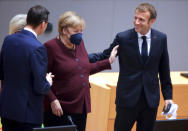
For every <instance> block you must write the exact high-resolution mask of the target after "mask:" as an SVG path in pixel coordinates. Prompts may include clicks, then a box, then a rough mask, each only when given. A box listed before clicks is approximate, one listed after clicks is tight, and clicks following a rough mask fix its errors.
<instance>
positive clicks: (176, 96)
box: [86, 72, 188, 131]
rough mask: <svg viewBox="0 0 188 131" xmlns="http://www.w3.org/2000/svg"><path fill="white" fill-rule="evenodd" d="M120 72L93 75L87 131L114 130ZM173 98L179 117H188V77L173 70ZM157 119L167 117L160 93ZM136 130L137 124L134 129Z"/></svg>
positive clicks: (91, 77) (91, 78) (90, 79)
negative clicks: (163, 114)
mask: <svg viewBox="0 0 188 131" xmlns="http://www.w3.org/2000/svg"><path fill="white" fill-rule="evenodd" d="M118 75H119V73H118V72H102V73H97V74H94V75H91V76H90V78H89V81H90V84H91V89H90V91H91V113H89V114H88V118H87V125H86V131H113V130H114V128H113V127H114V120H115V115H116V112H115V96H116V85H117V81H118ZM170 75H171V79H172V84H173V100H174V102H175V103H176V104H178V112H177V119H184V118H188V104H187V100H188V78H185V77H183V76H181V75H180V72H171V74H170ZM160 98H161V99H160V104H159V108H158V113H157V120H164V119H166V117H165V116H162V115H161V112H162V109H163V106H164V100H163V97H162V94H160ZM132 131H135V125H134V127H133V130H132Z"/></svg>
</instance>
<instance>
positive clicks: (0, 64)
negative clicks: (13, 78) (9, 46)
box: [0, 47, 4, 80]
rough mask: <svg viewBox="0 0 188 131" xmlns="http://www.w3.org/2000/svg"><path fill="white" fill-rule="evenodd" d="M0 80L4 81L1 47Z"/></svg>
mask: <svg viewBox="0 0 188 131" xmlns="http://www.w3.org/2000/svg"><path fill="white" fill-rule="evenodd" d="M0 80H4V71H3V47H2V49H1V53H0Z"/></svg>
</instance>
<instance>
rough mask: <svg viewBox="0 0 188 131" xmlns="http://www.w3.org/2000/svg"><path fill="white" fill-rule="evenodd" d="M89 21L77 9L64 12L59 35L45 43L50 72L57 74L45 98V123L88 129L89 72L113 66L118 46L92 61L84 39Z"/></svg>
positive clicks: (60, 20)
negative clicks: (103, 57) (104, 58)
mask: <svg viewBox="0 0 188 131" xmlns="http://www.w3.org/2000/svg"><path fill="white" fill-rule="evenodd" d="M84 27H85V21H84V19H83V18H82V17H80V16H78V15H77V14H76V13H75V12H72V11H68V12H65V13H63V14H62V15H61V16H60V18H59V22H58V32H59V35H58V36H57V37H56V38H54V39H52V40H49V41H47V42H46V43H45V44H44V45H45V46H46V49H47V54H48V72H52V74H54V75H55V77H54V79H53V85H52V88H51V91H50V93H49V95H48V96H47V97H46V99H45V113H44V125H45V126H59V125H69V124H71V120H70V119H68V118H70V117H68V116H71V118H72V122H73V123H74V124H76V126H77V130H78V131H85V126H86V119H87V113H89V112H90V111H91V103H90V85H89V75H90V74H94V73H97V72H100V71H102V70H104V69H111V65H110V64H111V63H112V62H113V61H114V59H115V55H116V53H117V47H116V48H114V50H113V51H112V53H111V57H110V58H109V59H106V60H103V61H99V62H97V63H92V64H91V63H89V59H88V54H87V51H86V49H85V47H84V42H83V40H82V31H83V29H84Z"/></svg>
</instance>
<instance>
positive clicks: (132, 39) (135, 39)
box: [131, 29, 143, 64]
mask: <svg viewBox="0 0 188 131" xmlns="http://www.w3.org/2000/svg"><path fill="white" fill-rule="evenodd" d="M132 31H133V35H132V37H131V41H132V43H134V44H135V45H134V46H135V47H136V53H137V56H138V59H139V61H140V63H141V64H143V60H142V57H141V54H140V50H139V46H138V35H137V32H136V31H135V29H133V30H132Z"/></svg>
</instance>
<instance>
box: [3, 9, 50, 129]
mask: <svg viewBox="0 0 188 131" xmlns="http://www.w3.org/2000/svg"><path fill="white" fill-rule="evenodd" d="M48 15H49V11H48V10H47V9H46V8H45V7H42V6H40V5H37V6H34V7H32V8H30V9H29V11H28V14H27V25H26V27H25V28H24V29H23V30H22V31H20V32H18V33H15V34H13V35H9V36H7V37H6V38H5V40H4V43H3V46H2V50H1V56H0V80H3V82H4V83H3V88H2V90H1V93H0V116H1V122H2V128H3V131H32V128H34V127H40V126H41V123H42V118H43V95H44V94H47V93H48V91H49V89H50V86H51V84H52V78H51V77H53V76H52V75H51V74H47V75H46V69H47V53H46V48H45V47H44V46H43V45H42V44H41V43H40V42H39V41H38V40H37V36H38V35H41V34H42V33H43V32H44V31H45V29H46V27H47V22H48Z"/></svg>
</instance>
